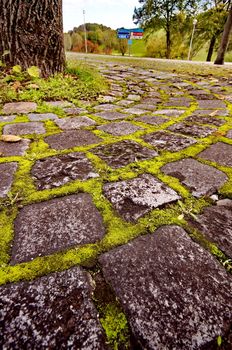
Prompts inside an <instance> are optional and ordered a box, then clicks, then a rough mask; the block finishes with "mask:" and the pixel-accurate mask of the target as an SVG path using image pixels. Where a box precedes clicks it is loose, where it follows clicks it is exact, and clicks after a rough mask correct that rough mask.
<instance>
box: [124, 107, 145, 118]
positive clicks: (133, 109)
mask: <svg viewBox="0 0 232 350" xmlns="http://www.w3.org/2000/svg"><path fill="white" fill-rule="evenodd" d="M123 111H124V112H125V113H128V114H135V115H142V114H146V113H147V110H146V109H139V108H136V106H135V107H131V108H126V109H124V110H123ZM124 118H125V117H124Z"/></svg>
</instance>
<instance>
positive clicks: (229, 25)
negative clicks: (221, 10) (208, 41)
mask: <svg viewBox="0 0 232 350" xmlns="http://www.w3.org/2000/svg"><path fill="white" fill-rule="evenodd" d="M231 29H232V6H231V7H230V9H229V13H228V17H227V20H226V24H225V27H224V31H223V34H222V38H221V43H220V47H219V49H218V54H217V58H216V60H215V62H214V64H223V63H224V58H225V53H226V50H227V46H228V43H229V37H230V32H231Z"/></svg>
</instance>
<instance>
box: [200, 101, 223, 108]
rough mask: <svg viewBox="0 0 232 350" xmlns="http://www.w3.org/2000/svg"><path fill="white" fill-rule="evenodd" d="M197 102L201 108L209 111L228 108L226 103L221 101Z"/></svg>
mask: <svg viewBox="0 0 232 350" xmlns="http://www.w3.org/2000/svg"><path fill="white" fill-rule="evenodd" d="M197 102H198V105H199V108H207V109H210V108H211V109H217V108H226V104H225V102H223V101H221V100H199V101H197Z"/></svg>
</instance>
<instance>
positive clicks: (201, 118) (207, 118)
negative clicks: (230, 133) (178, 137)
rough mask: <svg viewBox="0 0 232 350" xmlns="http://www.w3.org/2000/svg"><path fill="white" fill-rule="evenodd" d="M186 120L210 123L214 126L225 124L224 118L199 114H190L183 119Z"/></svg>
mask: <svg viewBox="0 0 232 350" xmlns="http://www.w3.org/2000/svg"><path fill="white" fill-rule="evenodd" d="M185 121H186V122H190V123H197V124H212V125H215V126H221V125H223V124H225V120H222V119H219V118H217V117H210V116H200V115H191V116H190V117H188V118H186V119H185Z"/></svg>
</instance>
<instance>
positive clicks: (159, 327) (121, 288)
mask: <svg viewBox="0 0 232 350" xmlns="http://www.w3.org/2000/svg"><path fill="white" fill-rule="evenodd" d="M99 261H100V264H101V266H102V268H103V274H104V277H105V279H106V281H107V282H108V283H109V284H110V285H111V286H112V287H113V289H114V291H115V294H116V296H117V297H118V299H119V300H120V302H121V303H122V306H123V309H124V311H125V313H126V315H127V317H128V319H129V323H130V326H131V329H132V332H133V334H134V336H135V338H136V339H137V340H138V341H139V343H140V344H141V348H142V349H148V350H154V349H157V350H158V349H160V350H161V349H170V350H171V349H178V350H193V349H198V350H203V349H204V350H206V349H213V347H212V348H211V346H212V343H214V344H215V347H214V349H216V348H217V346H216V339H217V337H218V336H219V335H221V336H222V337H224V335H226V333H227V332H228V331H229V329H230V326H231V319H232V297H231V295H232V288H231V286H232V279H231V276H229V275H228V274H227V272H226V271H225V270H224V268H223V267H222V266H221V265H220V264H219V263H218V262H217V260H216V259H215V258H214V257H213V256H212V255H211V254H210V253H209V252H207V251H205V250H204V249H203V248H202V247H200V246H199V245H198V244H196V243H194V242H193V241H192V240H191V239H190V237H189V236H188V235H187V233H186V232H185V231H184V230H183V229H182V228H180V227H178V226H164V227H161V228H159V229H158V230H157V231H155V232H154V234H149V235H146V236H142V237H139V238H137V239H135V240H134V241H132V242H130V243H128V244H126V245H124V246H121V247H118V248H116V249H113V250H111V251H110V252H108V253H105V254H103V255H102V256H101V257H100V259H99Z"/></svg>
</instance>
